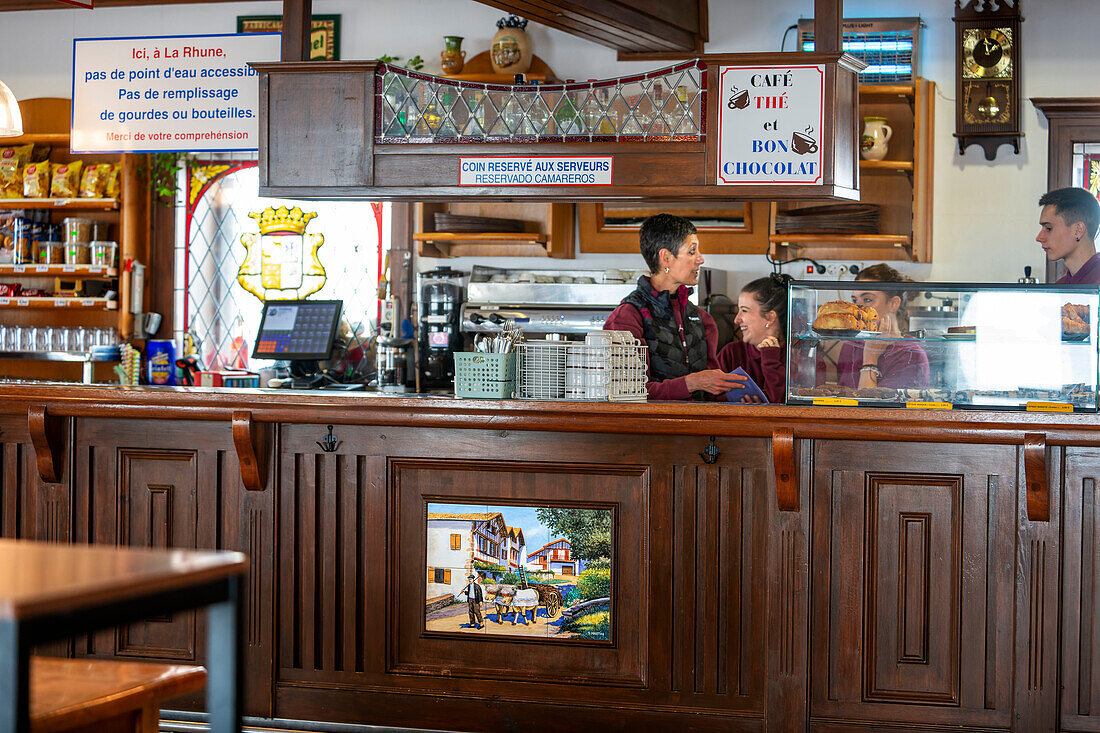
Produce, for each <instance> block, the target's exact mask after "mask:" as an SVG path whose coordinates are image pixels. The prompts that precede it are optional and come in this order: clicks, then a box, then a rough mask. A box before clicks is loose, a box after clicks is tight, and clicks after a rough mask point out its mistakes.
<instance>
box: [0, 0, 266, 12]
mask: <svg viewBox="0 0 1100 733" xmlns="http://www.w3.org/2000/svg"><path fill="white" fill-rule="evenodd" d="M227 2H250V3H251V2H257V0H95V8H94V10H100V9H101V8H124V7H125V8H130V7H136V6H140V5H198V4H199V3H227ZM79 9H80V8H76V7H75V6H73V5H66V4H65V3H59V2H58V1H57V0H0V12H5V11H18V10H79Z"/></svg>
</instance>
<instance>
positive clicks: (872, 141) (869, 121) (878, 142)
mask: <svg viewBox="0 0 1100 733" xmlns="http://www.w3.org/2000/svg"><path fill="white" fill-rule="evenodd" d="M893 134H894V131H893V130H892V129H891V128H890V126H889V125H887V124H886V118H885V117H864V118H863V135H862V136H861V137H860V139H859V154H860V155H862V156H863V159H864V160H882V159H883V158H885V157H886V144H887V143H889V142H890V138H891V137H892V136H893Z"/></svg>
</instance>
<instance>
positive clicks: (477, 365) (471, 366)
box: [455, 351, 516, 400]
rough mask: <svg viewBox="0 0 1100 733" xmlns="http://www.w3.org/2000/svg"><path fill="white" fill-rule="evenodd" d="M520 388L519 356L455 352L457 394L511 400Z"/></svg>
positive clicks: (457, 395)
mask: <svg viewBox="0 0 1100 733" xmlns="http://www.w3.org/2000/svg"><path fill="white" fill-rule="evenodd" d="M515 391H516V355H515V354H514V353H513V354H485V353H482V352H479V351H461V352H458V353H456V354H455V397H475V398H481V399H496V400H503V399H511V398H512V395H513V394H514V393H515Z"/></svg>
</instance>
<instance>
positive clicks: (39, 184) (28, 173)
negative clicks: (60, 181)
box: [23, 163, 50, 199]
mask: <svg viewBox="0 0 1100 733" xmlns="http://www.w3.org/2000/svg"><path fill="white" fill-rule="evenodd" d="M49 193H50V164H49V163H28V164H27V165H26V166H25V167H24V168H23V196H24V197H25V198H29V199H41V198H45V197H46V196H48V195H49Z"/></svg>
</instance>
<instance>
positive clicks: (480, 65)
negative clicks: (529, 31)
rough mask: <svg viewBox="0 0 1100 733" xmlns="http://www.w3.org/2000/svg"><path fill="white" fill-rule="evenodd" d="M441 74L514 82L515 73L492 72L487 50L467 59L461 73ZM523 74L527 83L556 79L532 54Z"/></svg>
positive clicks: (459, 79)
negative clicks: (526, 70)
mask: <svg viewBox="0 0 1100 733" xmlns="http://www.w3.org/2000/svg"><path fill="white" fill-rule="evenodd" d="M441 76H442V77H443V78H444V79H454V80H455V81H472V82H478V83H481V84H514V83H515V79H516V75H515V74H497V73H495V72H493V62H492V60H490V58H489V52H488V51H482V52H481V53H479V54H477V55H475V56H473V57H472V58H469V59H467V60H466V63H465V65H463V67H462V73H460V74H441ZM523 76H524V79H525V80H526V81H527V83H531V82H533V81H540V82H543V83H547V82H551V83H552V82H555V81H557V77H556V76H554V72H553V71H552V70H551V69H550V67H549V66H547V65H546V62H545V61H543V60H542V59H540V58H539V57H538V56H536V55H534V54H532V55H531V68H530V70H528V72H527V73H526V74H524V75H523Z"/></svg>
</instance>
